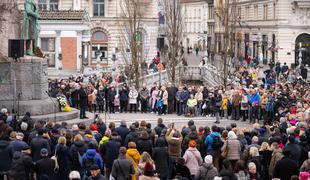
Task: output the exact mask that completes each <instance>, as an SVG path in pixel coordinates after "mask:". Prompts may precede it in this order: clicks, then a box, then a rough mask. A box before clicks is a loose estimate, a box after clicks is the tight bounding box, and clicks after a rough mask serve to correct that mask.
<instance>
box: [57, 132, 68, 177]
mask: <svg viewBox="0 0 310 180" xmlns="http://www.w3.org/2000/svg"><path fill="white" fill-rule="evenodd" d="M55 152H56V157H57V162H58V165H59V170H58V172H57V174H55V179H62V180H68V179H69V173H70V167H69V162H70V159H69V158H70V156H69V149H68V147H67V146H66V138H65V137H62V136H61V137H59V139H58V144H57V146H56V151H55Z"/></svg>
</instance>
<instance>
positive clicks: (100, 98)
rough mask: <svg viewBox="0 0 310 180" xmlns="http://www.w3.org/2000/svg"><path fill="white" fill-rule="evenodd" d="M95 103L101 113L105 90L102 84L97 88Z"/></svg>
mask: <svg viewBox="0 0 310 180" xmlns="http://www.w3.org/2000/svg"><path fill="white" fill-rule="evenodd" d="M96 101H97V105H98V107H99V113H103V110H104V109H103V107H104V103H105V102H104V101H105V91H104V88H103V86H100V87H99V90H98V92H97V97H96Z"/></svg>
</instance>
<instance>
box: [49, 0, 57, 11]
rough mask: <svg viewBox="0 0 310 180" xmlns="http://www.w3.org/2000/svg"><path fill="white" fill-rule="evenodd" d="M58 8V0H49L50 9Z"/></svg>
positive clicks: (55, 9)
mask: <svg viewBox="0 0 310 180" xmlns="http://www.w3.org/2000/svg"><path fill="white" fill-rule="evenodd" d="M57 10H58V0H50V11H57Z"/></svg>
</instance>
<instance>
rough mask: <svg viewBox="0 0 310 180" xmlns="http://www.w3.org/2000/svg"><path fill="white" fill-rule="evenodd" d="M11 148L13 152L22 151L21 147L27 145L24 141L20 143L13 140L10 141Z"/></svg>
mask: <svg viewBox="0 0 310 180" xmlns="http://www.w3.org/2000/svg"><path fill="white" fill-rule="evenodd" d="M10 144H11V146H12V149H13V151H14V152H15V151H22V150H23V147H25V146H26V145H27V143H26V142H25V141H21V140H14V141H11V143H10Z"/></svg>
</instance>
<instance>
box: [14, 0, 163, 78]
mask: <svg viewBox="0 0 310 180" xmlns="http://www.w3.org/2000/svg"><path fill="white" fill-rule="evenodd" d="M19 1H20V2H19V4H20V8H21V9H23V3H24V0H19ZM123 1H124V0H37V4H38V7H39V12H40V16H41V17H40V26H41V31H40V35H39V37H40V40H39V46H40V48H41V49H42V51H43V52H44V54H45V55H46V56H47V57H48V60H49V73H50V74H55V75H57V73H58V74H61V71H62V72H65V71H68V72H78V71H80V70H82V69H83V68H84V67H95V66H98V65H97V64H99V65H100V66H101V67H107V68H110V67H112V66H114V65H115V64H118V65H124V59H123V58H124V57H125V56H124V55H123V52H126V53H130V50H128V49H126V50H125V51H122V50H121V49H120V48H122V47H125V46H126V45H124V44H126V42H123V41H122V39H124V38H122V36H124V31H125V27H124V23H123V22H124V20H125V18H124V8H123V6H122V4H123V3H124V2H123ZM137 1H141V2H140V4H142V6H143V9H144V11H143V12H144V14H143V16H142V18H141V25H140V26H141V28H140V31H141V41H143V42H142V44H143V53H142V55H143V60H145V61H146V62H149V61H151V60H152V58H153V57H154V56H155V55H156V51H157V49H156V41H157V36H158V33H157V32H158V16H157V3H156V1H146V0H137ZM127 43H128V42H127Z"/></svg>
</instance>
